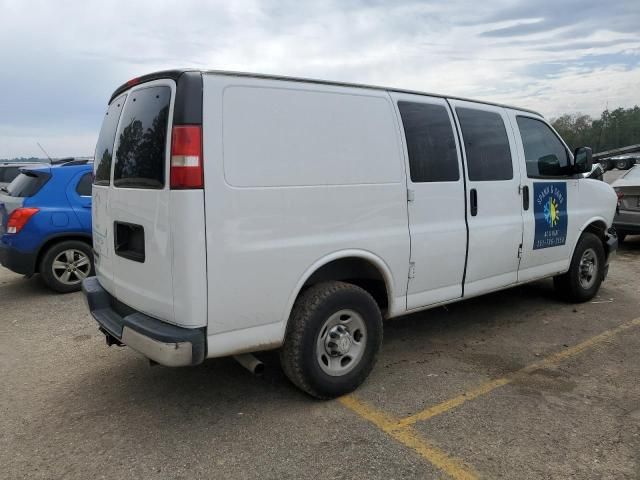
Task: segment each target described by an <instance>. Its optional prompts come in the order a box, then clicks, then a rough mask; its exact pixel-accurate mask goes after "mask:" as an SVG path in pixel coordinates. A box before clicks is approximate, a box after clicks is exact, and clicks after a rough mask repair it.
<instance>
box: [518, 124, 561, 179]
mask: <svg viewBox="0 0 640 480" xmlns="http://www.w3.org/2000/svg"><path fill="white" fill-rule="evenodd" d="M516 120H517V121H518V129H519V130H520V136H521V137H522V146H523V147H524V158H525V161H526V163H527V176H528V177H534V178H535V177H562V176H566V175H569V174H570V171H569V170H570V168H571V164H570V162H569V152H568V151H567V149H566V148H565V146H564V145H563V144H562V142H561V141H560V139H559V138H558V137H557V136H556V134H555V133H553V131H552V130H551V129H550V128H549V126H548V125H547V124H546V123H544V122H542V121H540V120H536V119H535V118H530V117H521V116H518V117H517V119H516Z"/></svg>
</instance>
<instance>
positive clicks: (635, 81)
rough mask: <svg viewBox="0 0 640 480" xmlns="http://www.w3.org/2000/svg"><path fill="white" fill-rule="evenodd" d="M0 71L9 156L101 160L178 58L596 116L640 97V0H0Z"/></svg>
mask: <svg viewBox="0 0 640 480" xmlns="http://www.w3.org/2000/svg"><path fill="white" fill-rule="evenodd" d="M0 65H1V68H0V158H6V157H14V156H31V155H34V156H42V154H41V152H40V150H39V149H38V147H37V145H36V141H39V142H40V143H41V144H43V146H44V147H45V148H46V149H47V150H48V151H49V153H50V154H51V155H52V156H66V155H88V154H90V155H92V154H93V149H94V146H95V141H96V138H97V134H98V131H99V129H100V124H101V121H102V117H103V114H104V111H105V109H106V102H107V100H108V98H109V96H110V94H111V93H112V91H113V90H114V89H115V88H116V87H117V86H118V85H120V84H121V83H123V82H125V81H126V80H128V79H129V78H132V77H135V76H138V75H141V74H144V73H149V72H151V71H154V70H159V69H166V68H175V67H197V68H211V69H229V70H242V71H250V72H260V73H274V74H282V75H295V76H307V77H313V78H321V79H329V80H339V81H351V82H358V83H372V84H377V85H388V86H393V87H400V88H409V89H416V90H423V91H429V92H437V93H447V94H452V95H459V96H466V97H472V98H479V99H486V100H493V101H499V102H506V103H512V104H515V105H519V106H523V107H528V108H532V109H535V110H538V111H540V112H541V113H542V114H544V115H545V116H547V117H553V116H557V115H559V114H561V113H564V112H583V113H588V114H592V115H598V114H599V113H600V112H601V111H602V110H603V109H604V108H605V107H606V106H607V105H608V107H609V108H610V109H613V108H616V107H619V106H622V107H630V106H633V105H635V104H640V0H580V1H575V0H570V1H565V0H553V1H546V0H537V1H532V0H523V1H512V2H509V1H502V0H482V1H479V0H467V1H459V2H455V1H438V2H419V1H408V0H407V1H400V0H398V1H376V0H335V1H325V2H306V1H302V0H297V1H295V0H294V1H289V0H272V1H266V0H265V1H258V0H256V1H250V0H247V1H244V0H242V1H241V0H238V1H236V0H224V1H207V2H205V1H196V0H193V1H192V0H179V1H163V0H148V1H147V0H144V1H143V0H136V1H114V0H111V1H110V0H102V1H99V2H98V1H95V2H94V1H91V0H84V1H64V2H63V1H55V2H53V1H41V2H38V1H30V0H16V1H7V0H0Z"/></svg>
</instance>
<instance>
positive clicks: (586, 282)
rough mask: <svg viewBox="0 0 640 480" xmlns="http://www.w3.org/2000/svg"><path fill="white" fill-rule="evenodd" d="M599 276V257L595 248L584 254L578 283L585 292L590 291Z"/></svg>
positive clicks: (587, 250)
mask: <svg viewBox="0 0 640 480" xmlns="http://www.w3.org/2000/svg"><path fill="white" fill-rule="evenodd" d="M597 275H598V257H597V256H596V252H595V251H594V250H593V248H588V249H586V250H585V251H584V253H583V254H582V258H581V259H580V268H579V272H578V281H579V282H580V286H581V287H582V288H584V289H585V290H589V289H590V288H591V287H592V286H593V284H594V283H596V278H597Z"/></svg>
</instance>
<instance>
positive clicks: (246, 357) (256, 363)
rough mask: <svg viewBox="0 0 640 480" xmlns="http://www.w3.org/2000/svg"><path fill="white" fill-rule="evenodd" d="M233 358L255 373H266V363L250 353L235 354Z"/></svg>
mask: <svg viewBox="0 0 640 480" xmlns="http://www.w3.org/2000/svg"><path fill="white" fill-rule="evenodd" d="M233 358H234V359H235V360H236V362H238V363H239V364H240V365H242V366H243V367H244V368H246V369H247V370H249V371H250V372H251V373H253V374H254V375H258V376H259V375H262V374H263V373H264V363H262V362H261V361H260V360H258V359H257V358H256V357H254V356H253V355H252V354H250V353H243V354H240V355H234V356H233Z"/></svg>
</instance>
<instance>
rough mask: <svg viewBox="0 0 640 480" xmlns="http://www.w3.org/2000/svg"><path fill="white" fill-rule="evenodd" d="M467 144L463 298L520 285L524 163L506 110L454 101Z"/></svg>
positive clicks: (454, 107)
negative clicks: (516, 145) (520, 161)
mask: <svg viewBox="0 0 640 480" xmlns="http://www.w3.org/2000/svg"><path fill="white" fill-rule="evenodd" d="M450 103H451V106H452V107H453V110H454V112H455V116H456V121H457V124H458V129H459V132H460V135H461V137H462V144H463V145H464V149H463V150H464V162H465V173H466V175H467V192H466V193H467V222H468V225H469V251H468V259H467V268H466V273H465V282H464V296H465V297H467V296H472V295H478V294H481V293H484V292H488V291H491V290H496V289H499V288H502V287H505V286H507V285H511V284H514V283H516V281H517V276H518V264H519V249H520V247H521V244H522V229H523V224H522V207H521V201H520V193H519V187H520V165H519V162H518V155H517V152H516V148H515V143H514V136H513V131H512V129H511V128H510V124H509V120H508V118H507V113H506V111H505V109H504V108H501V107H497V106H492V105H484V104H479V103H474V102H465V101H461V100H450Z"/></svg>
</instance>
